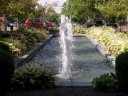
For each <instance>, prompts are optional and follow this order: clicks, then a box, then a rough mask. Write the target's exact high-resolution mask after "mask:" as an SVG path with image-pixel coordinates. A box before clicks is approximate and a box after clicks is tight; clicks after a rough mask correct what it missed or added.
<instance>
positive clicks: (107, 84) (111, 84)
mask: <svg viewBox="0 0 128 96" xmlns="http://www.w3.org/2000/svg"><path fill="white" fill-rule="evenodd" d="M117 82H118V81H117V77H116V75H115V74H114V73H106V74H103V75H101V76H100V77H96V78H94V79H93V88H94V89H95V90H97V91H115V90H116V89H117V88H118V84H117Z"/></svg>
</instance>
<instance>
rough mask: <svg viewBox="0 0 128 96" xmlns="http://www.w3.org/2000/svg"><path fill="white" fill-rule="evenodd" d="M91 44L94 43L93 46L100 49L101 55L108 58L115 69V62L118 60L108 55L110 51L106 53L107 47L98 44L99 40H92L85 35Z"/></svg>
mask: <svg viewBox="0 0 128 96" xmlns="http://www.w3.org/2000/svg"><path fill="white" fill-rule="evenodd" d="M85 36H86V37H87V38H88V39H89V40H90V41H91V42H92V44H93V45H94V46H95V47H96V48H97V49H98V51H99V52H100V53H101V54H103V55H104V56H105V57H106V58H107V60H108V61H109V62H110V64H111V66H112V67H115V60H116V58H115V57H113V56H111V55H110V54H109V53H108V51H105V46H103V45H99V44H98V43H97V40H96V39H92V38H90V37H89V36H88V35H85Z"/></svg>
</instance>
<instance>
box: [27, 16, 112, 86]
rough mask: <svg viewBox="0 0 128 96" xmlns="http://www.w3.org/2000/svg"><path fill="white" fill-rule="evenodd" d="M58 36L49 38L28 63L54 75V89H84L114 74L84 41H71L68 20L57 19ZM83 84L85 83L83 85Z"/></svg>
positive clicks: (75, 39)
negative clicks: (39, 66) (56, 86)
mask: <svg viewBox="0 0 128 96" xmlns="http://www.w3.org/2000/svg"><path fill="white" fill-rule="evenodd" d="M59 28H60V36H59V37H54V38H52V40H51V41H49V42H48V43H47V44H46V45H45V46H44V47H43V48H41V49H40V52H38V53H37V54H36V55H35V56H34V58H33V59H32V60H31V61H29V63H34V64H35V63H39V64H42V65H43V66H44V67H45V69H46V70H49V69H53V70H54V71H55V73H56V85H58V86H84V85H86V84H89V83H88V82H91V81H92V80H93V78H95V77H98V76H100V75H101V74H104V73H107V72H113V71H114V70H113V69H112V68H111V67H110V66H109V63H108V62H107V60H106V58H105V57H104V56H103V55H102V54H100V53H99V52H98V51H97V49H96V48H95V46H94V45H93V44H92V43H91V42H90V41H89V40H88V39H87V38H86V37H73V33H72V24H71V22H70V19H68V18H67V17H65V16H64V15H62V16H61V24H60V27H59ZM86 82H87V83H86Z"/></svg>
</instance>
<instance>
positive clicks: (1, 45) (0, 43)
mask: <svg viewBox="0 0 128 96" xmlns="http://www.w3.org/2000/svg"><path fill="white" fill-rule="evenodd" d="M0 49H2V50H4V51H8V52H11V50H10V47H9V45H8V44H7V43H6V42H3V41H0Z"/></svg>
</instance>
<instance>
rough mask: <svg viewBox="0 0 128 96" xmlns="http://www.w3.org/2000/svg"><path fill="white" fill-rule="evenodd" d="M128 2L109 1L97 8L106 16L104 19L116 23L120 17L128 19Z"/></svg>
mask: <svg viewBox="0 0 128 96" xmlns="http://www.w3.org/2000/svg"><path fill="white" fill-rule="evenodd" d="M127 5H128V2H127V1H126V0H109V1H107V2H106V3H103V4H100V3H98V4H97V5H96V8H97V9H98V10H99V11H100V12H101V13H102V14H103V15H104V17H105V18H106V19H107V20H109V21H111V22H115V21H116V19H119V20H120V17H123V18H126V16H127V14H128V6H127Z"/></svg>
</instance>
